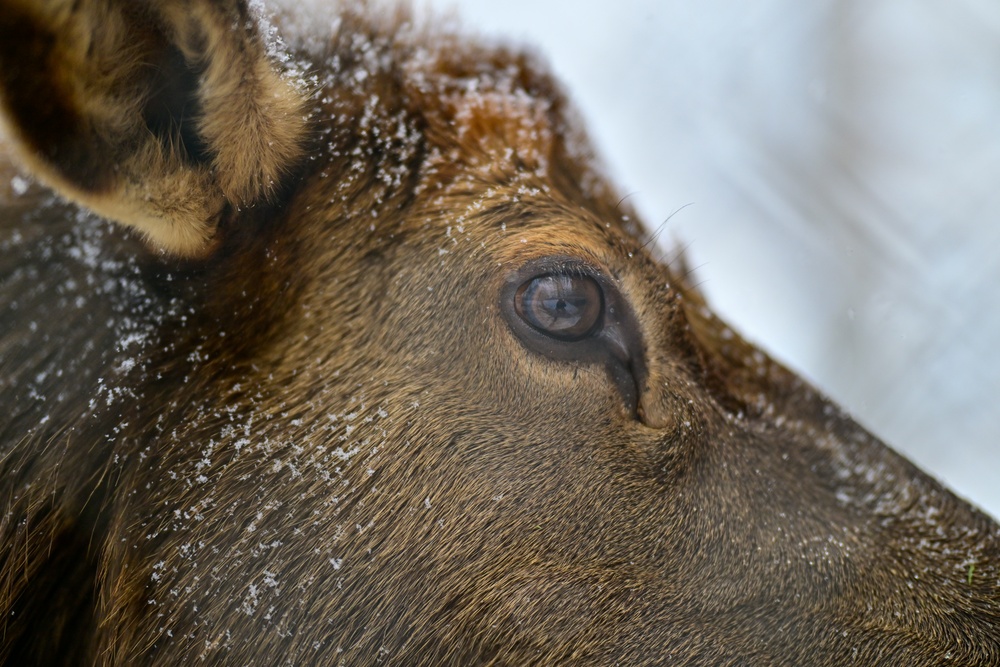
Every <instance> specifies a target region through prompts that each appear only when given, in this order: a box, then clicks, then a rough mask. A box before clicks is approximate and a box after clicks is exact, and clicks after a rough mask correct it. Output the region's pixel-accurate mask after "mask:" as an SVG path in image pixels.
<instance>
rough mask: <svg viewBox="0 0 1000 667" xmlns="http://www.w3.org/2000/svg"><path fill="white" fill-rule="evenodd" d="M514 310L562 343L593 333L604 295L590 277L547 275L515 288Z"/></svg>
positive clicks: (596, 326)
mask: <svg viewBox="0 0 1000 667" xmlns="http://www.w3.org/2000/svg"><path fill="white" fill-rule="evenodd" d="M514 310H515V311H517V314H518V315H519V316H520V317H521V319H523V320H524V321H525V322H527V323H528V324H530V325H531V326H532V327H534V328H535V329H537V330H538V331H540V332H542V333H543V334H546V335H548V336H551V337H553V338H557V339H559V340H564V341H576V340H582V339H583V338H586V337H587V336H588V335H589V334H591V333H593V332H594V330H595V329H597V328H598V325H599V324H600V321H601V315H602V313H603V312H604V296H603V294H602V293H601V288H600V286H599V285H598V284H597V281H595V280H594V279H593V278H590V277H588V276H583V275H568V274H547V275H544V276H538V277H537V278H532V279H531V280H529V281H528V282H526V283H524V284H523V285H521V287H520V288H518V290H517V293H516V294H515V296H514Z"/></svg>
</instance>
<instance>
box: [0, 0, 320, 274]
mask: <svg viewBox="0 0 1000 667" xmlns="http://www.w3.org/2000/svg"><path fill="white" fill-rule="evenodd" d="M0 112H2V117H3V120H4V122H5V126H6V127H5V131H6V132H7V133H8V134H9V135H10V139H11V142H12V143H13V145H14V146H15V149H16V152H17V153H18V155H19V157H20V158H21V159H22V161H23V162H24V163H25V165H26V166H27V168H28V169H30V170H31V171H33V172H34V173H35V174H36V175H37V176H38V177H39V178H40V179H41V180H43V181H45V182H47V183H48V184H49V185H51V186H52V187H54V188H55V189H56V190H57V191H59V192H60V193H61V194H63V195H64V196H66V197H68V198H70V199H72V200H75V201H77V202H78V203H80V204H82V205H84V206H86V207H88V208H90V209H91V210H93V211H95V212H96V213H98V214H100V215H103V216H105V217H107V218H110V219H112V220H116V221H118V222H120V223H123V224H126V225H129V226H132V227H134V228H136V229H138V230H140V231H141V232H142V233H143V234H144V235H145V236H146V237H147V239H148V240H149V241H150V242H151V244H152V245H154V246H158V247H160V248H163V249H165V250H167V251H169V252H171V253H174V254H177V255H181V256H189V257H190V256H200V255H205V254H207V253H209V252H211V250H212V248H213V247H214V246H215V243H216V241H217V238H216V236H217V234H216V232H217V230H218V228H219V223H220V219H221V217H222V215H223V213H224V211H226V210H227V208H229V207H235V208H239V207H245V206H250V205H253V204H255V203H257V202H262V201H267V200H268V199H269V198H270V197H272V196H273V194H274V193H275V192H276V190H277V188H278V187H279V185H280V184H281V181H282V179H283V178H284V177H285V176H286V174H288V172H289V170H290V169H291V167H292V166H293V165H294V164H295V162H296V161H297V160H298V159H299V158H300V157H301V155H302V152H303V143H304V136H305V132H306V120H305V93H304V91H302V90H299V89H298V88H297V87H296V86H295V85H294V84H293V83H292V82H291V81H290V80H289V78H288V77H286V76H284V75H283V73H282V71H281V70H280V68H279V67H278V66H277V65H276V64H275V63H274V62H272V60H271V58H270V57H269V56H268V53H267V48H266V45H265V43H264V40H263V36H262V35H261V29H260V25H259V23H258V20H257V18H256V17H255V16H254V15H252V14H251V12H250V11H249V9H248V7H247V3H246V2H244V1H239V0H145V1H143V2H137V1H136V0H0Z"/></svg>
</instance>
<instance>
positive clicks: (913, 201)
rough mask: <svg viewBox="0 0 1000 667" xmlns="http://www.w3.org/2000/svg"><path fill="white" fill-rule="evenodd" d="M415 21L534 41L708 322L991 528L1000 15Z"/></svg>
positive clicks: (854, 5) (554, 14)
mask: <svg viewBox="0 0 1000 667" xmlns="http://www.w3.org/2000/svg"><path fill="white" fill-rule="evenodd" d="M423 4H425V5H426V4H431V5H432V6H433V7H435V8H436V9H442V8H444V9H448V8H455V9H456V13H457V14H458V15H459V16H460V17H461V19H462V22H463V24H464V25H465V26H467V27H468V28H470V29H472V30H474V31H477V32H480V33H482V34H486V35H490V36H497V37H505V38H511V39H513V40H514V41H516V42H524V43H529V44H533V45H535V46H536V47H537V48H538V50H539V51H540V52H541V53H542V54H543V55H544V57H545V58H546V59H547V60H548V61H549V62H550V63H551V65H552V67H553V69H554V70H555V72H556V73H557V75H558V76H559V77H560V78H561V79H562V80H563V81H564V83H565V85H566V88H567V90H568V91H569V93H570V95H571V97H572V98H573V99H574V100H575V101H576V103H577V105H578V107H579V109H580V110H581V112H582V115H583V116H584V118H585V120H586V121H587V123H588V127H589V130H590V132H591V136H592V137H593V139H594V141H595V142H596V144H597V146H598V148H599V150H600V151H601V153H602V154H603V156H604V158H605V160H606V163H607V165H608V170H609V172H610V173H611V175H612V177H613V179H614V180H615V181H616V182H617V184H618V185H619V187H620V188H621V189H622V190H623V191H624V192H628V193H631V201H632V202H633V204H635V205H636V207H637V208H638V209H639V210H640V212H641V213H642V214H643V215H644V217H645V219H646V222H647V223H648V224H649V225H650V226H652V227H656V226H657V225H659V224H660V223H662V222H664V221H665V220H667V219H668V218H669V222H668V223H667V231H666V233H665V234H663V235H662V236H661V238H662V239H664V240H665V241H666V242H667V243H680V244H683V245H685V246H687V248H688V255H689V259H690V260H691V264H692V265H693V266H696V267H697V273H698V277H699V279H700V280H701V281H702V286H703V289H704V290H705V291H706V292H707V293H708V295H709V297H710V299H711V301H712V302H713V304H714V305H715V307H716V309H717V310H719V311H720V312H721V313H722V314H723V316H724V317H726V318H727V319H728V320H730V322H731V323H732V324H733V325H735V326H736V328H737V329H739V330H741V331H742V332H743V333H744V334H745V335H746V336H748V337H749V338H750V339H751V340H754V341H755V342H757V343H758V344H760V345H761V346H763V347H764V348H765V349H767V350H768V351H770V352H771V353H772V354H773V355H774V356H776V357H777V358H778V359H781V360H782V361H784V362H785V363H787V364H788V365H790V366H791V367H793V368H795V369H796V370H797V371H799V372H800V373H802V374H804V375H805V376H806V377H808V378H809V379H811V380H812V381H813V382H814V383H816V384H817V385H818V386H819V387H820V388H822V389H823V390H824V391H825V392H826V393H828V394H829V395H830V396H832V397H833V398H834V399H835V400H836V401H838V402H839V403H841V404H842V405H844V406H845V407H846V408H847V409H849V410H850V411H851V412H852V413H853V414H854V415H855V417H856V418H858V419H859V420H860V421H861V422H862V423H863V424H865V425H866V426H867V427H868V428H869V429H871V430H873V431H874V432H875V433H877V434H878V435H880V436H881V437H883V438H884V439H886V440H887V441H888V442H890V443H891V444H893V445H894V446H895V447H896V448H897V449H899V450H901V451H903V452H904V453H906V454H907V455H908V456H909V457H910V458H912V459H913V460H914V461H916V462H917V463H918V464H919V465H921V466H922V467H923V468H925V469H926V470H928V471H930V472H932V473H933V474H934V475H935V476H937V477H939V478H940V479H942V480H944V481H945V482H946V483H947V484H949V485H950V486H952V487H953V488H954V489H956V490H957V492H958V493H959V494H960V495H962V496H964V497H966V498H968V499H970V500H972V501H973V502H975V503H977V504H978V505H980V506H981V507H983V508H984V509H986V510H987V511H988V512H990V513H992V514H993V515H994V516H1000V405H998V404H1000V220H998V217H1000V187H998V184H997V181H998V177H1000V3H998V2H996V0H836V1H833V0H815V1H814V2H809V3H805V2H798V1H796V0H757V1H756V2H753V3H737V2H731V1H725V2H724V1H722V0H703V1H702V2H699V3H692V2H688V1H687V0H645V1H641V0H618V1H617V2H611V3H590V4H582V3H576V2H554V1H545V0H504V1H503V2H498V1H497V0H461V1H458V0H424V1H423ZM688 204H691V205H690V206H687V207H686V208H683V207H685V206H686V205H688ZM682 208H683V210H680V209H682ZM675 212H676V215H673V217H671V216H672V214H674V213H675Z"/></svg>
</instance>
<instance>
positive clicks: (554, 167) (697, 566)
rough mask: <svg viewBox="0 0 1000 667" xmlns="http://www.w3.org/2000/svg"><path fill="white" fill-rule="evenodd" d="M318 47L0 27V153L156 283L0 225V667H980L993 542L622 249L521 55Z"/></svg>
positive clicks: (35, 193) (559, 106) (223, 28)
mask: <svg viewBox="0 0 1000 667" xmlns="http://www.w3.org/2000/svg"><path fill="white" fill-rule="evenodd" d="M140 7H141V9H140ZM331 11H332V10H331ZM338 12H339V21H338V22H336V23H335V25H336V28H335V29H334V30H333V34H330V35H325V36H322V38H320V36H318V35H309V34H305V35H303V34H291V33H287V34H285V35H284V37H285V39H286V40H288V43H287V48H288V49H289V52H290V54H291V56H292V57H291V59H290V61H289V62H291V63H293V65H291V66H289V68H288V69H287V70H282V69H281V68H280V67H279V66H278V65H276V64H275V57H274V54H272V53H270V51H269V49H268V48H267V45H266V44H265V42H264V40H263V38H262V34H261V28H260V24H258V23H257V21H256V19H255V18H254V17H252V16H251V15H250V13H249V12H248V11H247V9H246V7H245V6H244V5H243V3H236V2H212V1H210V0H189V1H184V0H174V1H170V0H158V1H157V2H150V3H142V4H139V3H134V4H133V3H130V2H126V1H125V0H120V1H113V0H106V1H104V2H97V1H96V0H90V1H88V0H83V1H82V2H77V3H69V2H66V3H63V2H56V1H51V2H37V1H35V2H26V1H22V0H3V2H0V17H2V18H0V72H2V75H0V82H2V86H0V94H2V101H3V102H2V103H3V107H2V109H3V112H4V115H5V121H6V123H7V125H8V127H9V128H10V132H11V133H12V136H13V139H14V142H15V144H16V151H15V152H16V153H17V155H18V156H20V157H21V158H22V160H23V161H24V163H25V165H26V166H27V168H28V169H29V170H30V172H31V173H32V174H34V175H36V176H38V177H39V178H40V179H42V180H44V181H45V182H46V183H48V184H50V185H51V186H52V187H53V188H55V190H56V191H57V192H58V193H59V194H61V195H63V196H64V197H67V198H69V199H71V200H72V201H74V202H76V204H82V205H84V206H86V207H89V208H90V209H92V210H93V211H95V212H97V213H98V214H101V215H105V216H107V217H109V218H111V219H113V220H116V221H118V222H121V223H124V224H125V225H129V226H132V227H134V228H137V229H139V230H141V231H142V232H143V233H144V235H145V236H146V238H147V239H148V240H149V241H151V242H152V244H153V246H154V247H164V248H167V249H169V250H171V251H172V252H173V253H176V254H178V255H186V256H187V257H188V259H169V258H164V257H162V256H156V255H151V254H149V253H148V252H145V251H144V250H143V248H142V247H140V244H139V243H137V242H136V240H134V239H132V238H130V237H129V236H127V235H124V234H122V233H121V232H120V231H119V230H118V229H116V228H113V227H110V226H108V225H106V224H104V223H102V222H100V221H99V220H97V219H95V218H93V217H90V216H89V215H87V214H85V213H81V212H80V210H79V209H77V208H76V207H75V206H76V204H71V203H63V202H61V201H58V200H53V199H52V198H51V197H50V196H49V195H47V194H46V192H45V191H44V190H43V189H42V188H40V187H38V186H35V185H31V187H30V189H29V190H28V191H27V192H20V190H23V187H24V182H20V181H19V185H18V187H17V188H15V190H18V192H11V193H9V194H5V197H4V201H5V203H4V209H3V211H4V212H3V218H2V220H0V401H2V405H3V406H4V414H5V415H9V416H5V417H3V418H0V456H2V458H0V480H2V481H0V507H2V508H3V513H2V514H0V538H2V539H0V611H2V612H3V614H4V619H5V621H4V625H3V627H2V630H3V632H2V634H0V662H3V663H4V664H10V665H23V664H95V663H96V664H102V665H135V664H168V665H172V664H186V663H188V662H194V661H195V660H196V659H200V660H204V661H206V662H207V663H208V664H234V665H243V664H372V663H375V662H383V663H387V664H398V665H421V664H425V665H437V664H455V665H472V664H492V665H500V664H504V665H526V664H607V665H611V664H622V665H625V664H627V665H642V664H672V665H673V664H676V665H743V664H753V665H770V664H775V665H807V664H808V665H847V664H866V665H904V664H905V665H939V664H961V665H996V664H1000V630H998V627H1000V564H998V562H997V558H998V556H1000V528H998V526H997V525H996V524H995V523H994V522H992V521H991V520H990V519H989V518H988V517H986V516H984V515H983V514H981V513H979V512H978V511H976V510H975V509H973V508H971V507H969V506H968V505H966V504H965V503H963V502H962V501H961V500H959V499H957V498H956V497H955V496H953V495H952V494H951V493H950V492H948V491H947V490H945V489H943V488H942V487H940V486H939V485H938V484H937V483H936V482H934V481H933V480H932V479H930V478H928V477H927V476H926V475H924V474H923V473H921V472H920V471H919V470H917V469H916V468H914V467H913V466H912V465H911V464H909V463H908V462H907V461H905V460H904V459H902V458H900V457H899V456H898V455H896V454H895V453H893V452H892V451H891V450H889V449H888V448H886V447H885V446H884V445H882V444H881V443H880V442H878V441H877V440H876V439H875V438H874V437H872V436H871V435H869V434H868V433H866V432H865V431H864V430H863V429H861V428H860V427H859V426H857V425H856V424H854V423H853V422H852V421H851V420H850V419H849V418H848V417H846V416H845V415H843V414H841V413H840V412H839V411H838V410H837V409H836V408H835V407H834V406H832V405H831V404H829V403H828V402H827V401H826V400H825V399H823V397H821V396H819V395H818V394H817V393H816V392H815V391H814V390H813V389H812V388H811V387H809V386H808V385H807V384H806V383H804V382H803V381H802V380H800V379H798V378H796V377H795V376H794V375H792V374H791V373H789V372H788V371H787V370H785V369H784V368H782V367H781V366H780V365H778V364H776V363H774V362H773V361H771V360H770V359H768V358H767V357H766V355H764V354H763V353H761V352H760V351H758V350H756V349H754V348H753V347H752V346H750V345H748V344H747V343H745V342H743V341H742V340H740V338H739V337H738V336H737V335H736V334H735V333H733V332H732V331H731V330H729V329H728V328H727V327H726V326H725V325H724V324H723V323H722V322H720V321H719V320H718V319H716V318H715V317H714V316H713V315H712V314H711V313H710V311H708V309H707V307H706V305H705V304H704V302H703V300H702V299H701V297H700V296H699V295H698V294H697V293H696V292H695V291H694V290H692V289H691V288H690V287H689V286H688V285H686V284H685V282H684V280H683V276H682V275H681V272H679V271H676V270H674V269H672V268H671V267H670V266H666V265H664V264H663V263H661V262H659V261H658V260H657V259H656V258H655V257H654V256H652V254H651V252H650V250H649V248H648V237H647V236H646V234H645V232H644V231H643V230H642V229H641V228H638V227H637V226H636V225H635V224H634V223H631V222H629V221H630V220H634V219H635V216H634V214H633V213H632V212H631V211H628V210H627V209H626V208H625V207H624V205H622V204H621V203H620V200H619V198H618V197H617V196H616V195H615V193H614V191H613V190H612V189H611V188H610V186H608V185H606V184H605V182H604V181H603V180H602V178H601V176H600V174H599V172H597V171H596V170H595V169H594V168H593V166H592V164H593V162H592V156H591V155H590V151H589V149H588V148H587V144H586V141H585V139H584V138H583V135H582V133H581V132H580V131H579V129H578V128H576V127H575V126H574V125H573V122H572V113H571V111H570V110H568V109H567V104H566V102H565V101H564V99H563V96H562V94H561V92H560V90H559V88H558V86H557V85H556V84H555V83H554V82H553V81H552V80H551V79H550V78H549V77H548V76H547V75H546V74H545V73H544V71H543V70H542V68H540V67H539V65H538V64H537V63H535V62H534V61H533V59H532V58H530V57H528V56H525V55H523V54H520V53H517V52H512V51H508V50H506V49H504V48H500V47H494V48H487V47H482V46H479V45H476V44H470V43H467V42H465V41H463V40H462V39H460V38H458V37H456V36H454V35H449V34H443V35H442V34H435V33H434V32H433V31H424V30H422V29H417V28H414V27H413V25H412V22H411V20H410V19H409V17H408V16H407V15H406V14H405V12H399V13H397V15H395V16H393V17H391V18H389V17H380V16H377V15H375V16H372V15H369V12H368V11H366V10H364V9H360V10H350V9H341V10H338ZM318 25H323V26H329V25H334V22H333V21H332V20H330V19H328V20H326V21H321V22H318ZM230 28H231V29H230ZM89 44H93V45H94V46H93V47H92V48H91V47H90V46H88V45H89ZM122 45H127V46H128V54H131V55H125V56H121V57H112V56H113V54H114V53H117V51H116V49H119V48H120V47H121V46H122ZM23 53H31V54H35V59H34V60H32V61H31V62H32V65H31V69H29V68H28V67H26V66H25V65H24V64H23V62H24V61H22V60H21V59H20V57H21V56H20V55H19V54H23ZM95 54H96V55H95ZM102 58H107V59H109V60H107V61H105V60H102ZM36 63H37V64H36ZM295 72H299V73H302V76H303V77H304V78H303V79H302V80H297V79H296V78H295ZM303 91H310V92H309V95H310V96H311V97H310V98H309V100H308V101H304V99H303V97H302V95H304V92H303ZM185 99H186V100H188V101H189V102H191V104H192V106H191V107H190V108H189V107H187V106H185V103H184V102H183V101H182V100H185ZM304 118H308V122H307V123H306V122H305V121H304V120H303V119H304ZM192 257H195V258H196V259H191V258H192ZM539 273H570V274H573V275H577V274H580V273H587V274H588V275H593V276H596V278H595V280H598V281H599V284H600V285H602V286H603V287H602V289H603V290H604V293H605V298H606V299H607V302H608V303H609V304H611V305H613V306H614V307H615V311H614V312H613V313H612V312H610V311H606V312H605V315H604V317H605V318H606V321H605V323H604V325H603V328H602V329H601V335H602V336H605V337H604V338H598V337H596V336H597V334H594V336H592V337H588V338H586V339H584V340H581V341H578V342H575V343H566V342H553V340H552V339H550V338H547V337H545V336H544V335H542V334H540V333H538V332H537V331H534V330H532V329H530V327H527V325H525V324H524V322H522V321H521V320H520V319H519V318H518V315H517V314H516V312H515V310H514V307H513V305H512V301H511V296H510V295H511V294H512V293H514V292H513V290H515V288H517V287H518V285H521V284H523V283H524V282H525V281H527V280H530V279H531V278H532V277H534V276H536V275H538V274H539ZM605 332H607V333H606V334H605Z"/></svg>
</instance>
